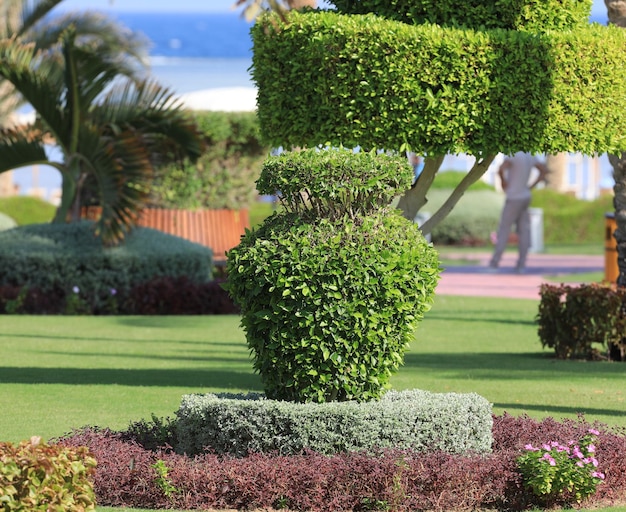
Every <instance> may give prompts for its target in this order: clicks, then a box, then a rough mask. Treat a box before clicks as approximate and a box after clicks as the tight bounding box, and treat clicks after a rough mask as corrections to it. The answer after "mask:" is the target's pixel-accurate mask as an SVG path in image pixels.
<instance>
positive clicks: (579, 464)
mask: <svg viewBox="0 0 626 512" xmlns="http://www.w3.org/2000/svg"><path fill="white" fill-rule="evenodd" d="M576 465H577V466H578V467H579V468H584V467H585V465H584V464H583V461H582V460H579V461H578V462H577V463H576Z"/></svg>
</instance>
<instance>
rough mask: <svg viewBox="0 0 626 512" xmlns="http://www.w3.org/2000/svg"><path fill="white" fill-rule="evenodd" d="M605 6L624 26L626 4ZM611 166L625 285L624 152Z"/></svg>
mask: <svg viewBox="0 0 626 512" xmlns="http://www.w3.org/2000/svg"><path fill="white" fill-rule="evenodd" d="M604 3H605V5H606V7H607V12H608V17H609V23H610V24H613V25H617V26H618V27H624V28H626V5H625V4H624V2H623V1H622V0H604ZM609 161H610V162H611V165H612V166H613V178H614V179H615V185H614V186H613V192H614V199H613V205H614V207H615V223H616V225H617V229H616V231H615V240H616V242H617V266H618V269H619V276H618V277H617V285H618V286H621V287H623V286H626V153H621V154H619V155H609Z"/></svg>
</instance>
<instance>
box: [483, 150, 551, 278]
mask: <svg viewBox="0 0 626 512" xmlns="http://www.w3.org/2000/svg"><path fill="white" fill-rule="evenodd" d="M533 168H536V169H537V170H538V171H539V174H538V175H537V177H536V178H535V179H534V180H532V181H531V173H532V170H533ZM548 172H549V171H548V167H547V165H546V164H545V163H544V162H542V161H541V160H539V159H538V158H536V157H534V156H533V155H531V154H529V153H524V152H521V151H520V152H518V153H515V154H514V155H513V156H512V157H507V158H505V160H504V162H502V165H501V166H500V168H499V169H498V176H499V177H500V180H501V182H502V189H503V190H504V192H505V193H506V201H505V202H504V208H503V209H502V215H501V217H500V225H499V227H498V234H497V240H496V247H495V249H494V252H493V256H492V257H491V261H490V262H489V267H490V269H497V268H498V265H499V264H500V258H502V253H503V252H504V249H505V248H506V244H507V241H508V238H509V233H510V232H511V228H512V227H513V225H514V224H515V227H516V232H517V236H518V246H517V250H518V259H517V266H516V271H517V272H518V273H522V272H524V269H525V268H526V257H527V255H528V249H529V248H530V214H529V212H528V207H529V206H530V198H531V193H530V191H531V189H533V188H535V187H536V186H537V185H538V184H539V183H541V182H542V181H545V179H546V175H547V174H548Z"/></svg>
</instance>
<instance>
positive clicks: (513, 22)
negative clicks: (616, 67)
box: [331, 0, 592, 32]
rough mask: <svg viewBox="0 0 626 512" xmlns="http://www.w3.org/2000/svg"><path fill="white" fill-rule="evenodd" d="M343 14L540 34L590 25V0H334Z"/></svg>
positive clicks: (334, 3)
mask: <svg viewBox="0 0 626 512" xmlns="http://www.w3.org/2000/svg"><path fill="white" fill-rule="evenodd" d="M331 3H332V4H333V5H335V7H336V8H337V11H338V12H340V13H342V14H367V13H370V12H375V13H376V14H377V15H378V16H381V17H383V18H388V19H392V20H397V21H401V22H403V23H408V24H409V25H413V24H422V23H434V24H437V25H443V26H454V27H467V28H481V29H493V28H502V29H509V30H526V31H529V32H540V31H544V30H550V29H552V30H563V29H569V28H574V27H576V28H578V27H579V26H581V25H586V24H588V23H589V20H588V19H589V13H590V11H591V4H592V2H591V0H575V1H570V2H564V1H563V0H545V1H542V2H538V1H537V0H521V1H520V0H499V1H497V2H494V1H488V2H486V1H485V0H466V1H464V2H463V4H462V5H463V8H462V10H461V9H460V8H459V1H458V0H438V1H437V2H432V1H429V0H394V1H392V2H389V1H386V2H381V1H380V0H331Z"/></svg>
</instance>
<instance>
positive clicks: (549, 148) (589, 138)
mask: <svg viewBox="0 0 626 512" xmlns="http://www.w3.org/2000/svg"><path fill="white" fill-rule="evenodd" d="M252 34H253V41H254V55H253V68H252V75H253V78H254V80H255V82H256V84H257V86H258V88H259V93H258V115H259V120H260V123H261V130H262V133H263V136H264V137H265V138H266V139H267V141H268V142H269V143H270V144H272V145H274V146H279V145H282V146H284V147H289V146H294V145H295V146H309V147H314V146H317V145H318V144H327V143H330V144H332V145H341V144H343V145H344V146H346V147H355V146H357V145H359V146H361V147H364V148H386V149H405V148H407V147H408V148H413V149H416V150H418V151H419V152H422V153H427V154H430V155H444V154H446V153H462V152H464V153H469V154H474V155H485V154H489V153H491V154H495V153H498V152H504V153H514V152H516V151H518V150H523V151H533V152H546V153H557V152H559V151H581V152H584V153H587V154H591V153H594V152H605V151H613V150H616V149H620V148H621V147H623V146H624V140H625V137H626V135H625V134H626V119H625V118H624V116H622V115H621V112H623V111H624V110H625V109H626V68H625V67H624V66H622V62H621V56H622V55H623V54H624V52H625V50H626V34H624V31H623V30H620V29H619V28H616V27H601V26H598V25H589V26H584V27H578V28H577V29H576V30H575V31H560V32H557V31H552V32H549V33H544V34H541V35H538V34H534V33H528V32H522V31H512V30H501V29H498V30H483V31H472V30H461V29H458V28H450V27H441V26H438V25H433V24H423V25H416V26H411V25H407V24H404V23H399V22H397V21H391V20H384V19H381V18H380V17H378V16H374V15H371V14H370V15H365V16H349V15H340V14H336V13H334V12H313V13H306V14H297V13H293V14H290V15H289V16H288V23H282V22H281V21H280V20H279V19H278V18H271V17H268V18H263V19H261V20H260V21H259V22H257V23H256V25H255V26H254V27H253V28H252ZM294 84H305V85H303V86H301V87H294Z"/></svg>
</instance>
